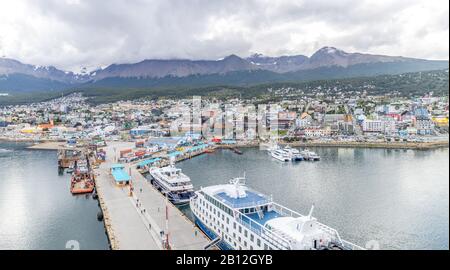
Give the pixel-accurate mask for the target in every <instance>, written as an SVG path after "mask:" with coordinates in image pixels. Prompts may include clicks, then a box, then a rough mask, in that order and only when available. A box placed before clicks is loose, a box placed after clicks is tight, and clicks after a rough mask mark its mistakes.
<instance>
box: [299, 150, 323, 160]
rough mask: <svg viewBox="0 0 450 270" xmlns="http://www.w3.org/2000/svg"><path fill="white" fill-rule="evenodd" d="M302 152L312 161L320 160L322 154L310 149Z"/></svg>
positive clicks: (304, 157)
mask: <svg viewBox="0 0 450 270" xmlns="http://www.w3.org/2000/svg"><path fill="white" fill-rule="evenodd" d="M300 154H301V155H302V156H303V159H304V160H310V161H318V160H320V156H319V155H318V154H316V152H313V151H310V150H308V149H305V150H303V151H301V152H300Z"/></svg>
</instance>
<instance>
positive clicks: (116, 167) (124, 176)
mask: <svg viewBox="0 0 450 270" xmlns="http://www.w3.org/2000/svg"><path fill="white" fill-rule="evenodd" d="M111 174H112V176H113V178H114V182H115V183H116V185H118V186H124V185H128V184H129V183H130V180H131V177H130V175H129V174H128V173H127V172H125V166H124V165H122V164H113V165H111Z"/></svg>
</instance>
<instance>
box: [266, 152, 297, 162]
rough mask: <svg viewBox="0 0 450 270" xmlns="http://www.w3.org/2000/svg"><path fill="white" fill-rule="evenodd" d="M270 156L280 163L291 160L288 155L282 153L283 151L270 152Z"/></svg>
mask: <svg viewBox="0 0 450 270" xmlns="http://www.w3.org/2000/svg"><path fill="white" fill-rule="evenodd" d="M270 154H271V155H272V157H273V158H275V159H278V160H280V161H284V162H286V161H291V160H292V158H291V156H290V154H289V153H288V152H286V151H284V150H283V149H277V150H272V151H270Z"/></svg>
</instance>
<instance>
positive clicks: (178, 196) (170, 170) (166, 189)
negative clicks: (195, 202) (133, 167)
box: [149, 165, 194, 205]
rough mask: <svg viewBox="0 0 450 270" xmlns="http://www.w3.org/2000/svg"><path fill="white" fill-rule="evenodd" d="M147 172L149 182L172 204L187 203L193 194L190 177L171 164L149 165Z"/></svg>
mask: <svg viewBox="0 0 450 270" xmlns="http://www.w3.org/2000/svg"><path fill="white" fill-rule="evenodd" d="M149 173H150V176H151V179H150V183H151V184H152V185H153V186H154V187H155V188H156V189H158V190H159V191H160V192H161V193H163V194H165V195H166V194H167V198H168V199H169V201H170V202H172V203H173V204H176V205H181V204H187V203H189V199H190V198H191V196H192V195H194V186H193V185H192V183H191V179H190V178H189V177H188V176H187V175H185V174H184V173H183V172H182V171H181V169H179V168H175V167H174V166H173V165H170V166H167V167H163V168H158V167H151V168H150V169H149Z"/></svg>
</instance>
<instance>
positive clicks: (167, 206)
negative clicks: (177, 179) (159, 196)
mask: <svg viewBox="0 0 450 270" xmlns="http://www.w3.org/2000/svg"><path fill="white" fill-rule="evenodd" d="M164 196H165V203H166V230H165V234H166V241H165V243H164V244H165V248H166V250H170V244H169V203H168V202H169V199H168V192H167V191H165V192H164Z"/></svg>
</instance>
